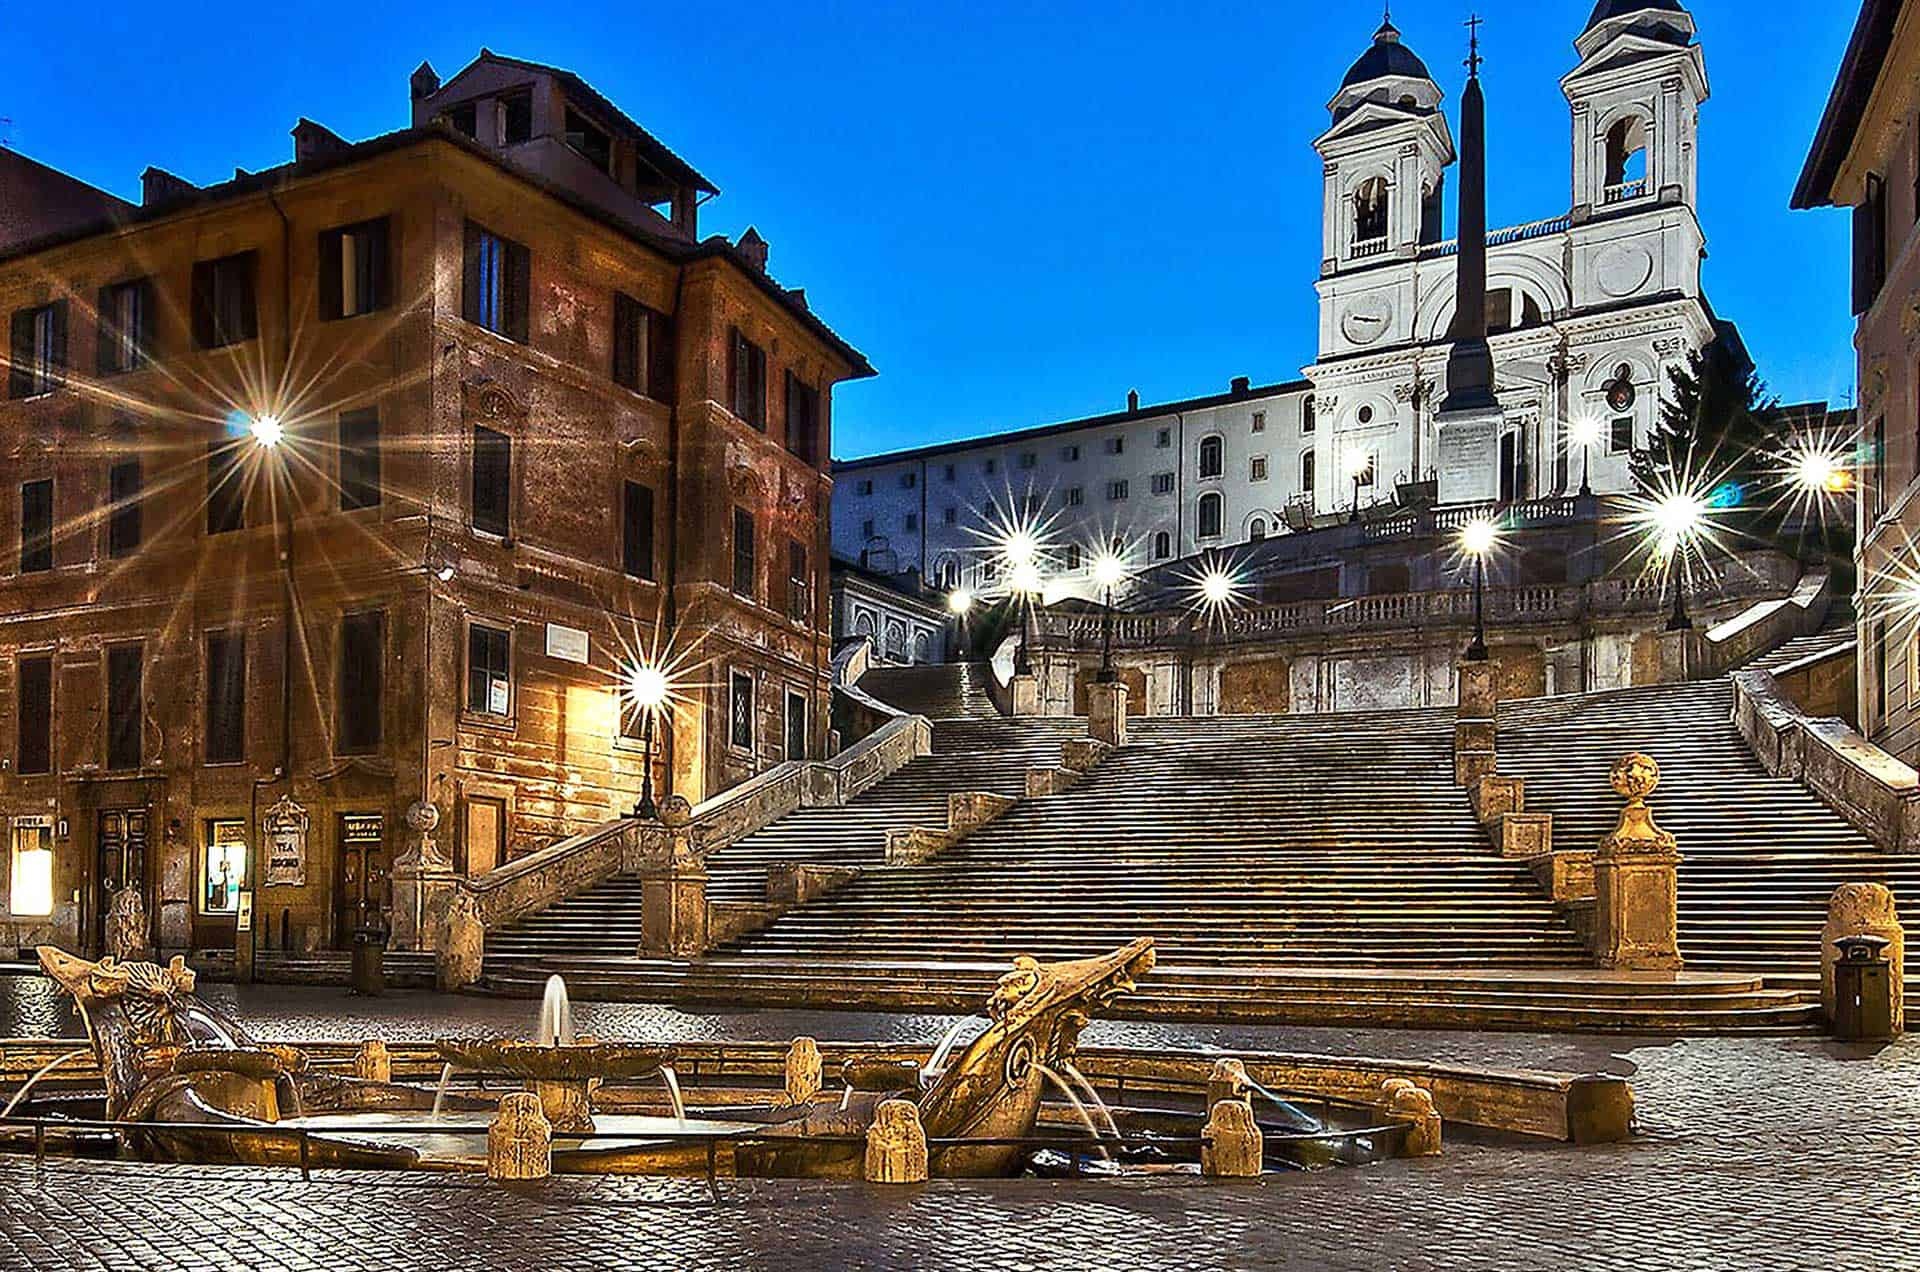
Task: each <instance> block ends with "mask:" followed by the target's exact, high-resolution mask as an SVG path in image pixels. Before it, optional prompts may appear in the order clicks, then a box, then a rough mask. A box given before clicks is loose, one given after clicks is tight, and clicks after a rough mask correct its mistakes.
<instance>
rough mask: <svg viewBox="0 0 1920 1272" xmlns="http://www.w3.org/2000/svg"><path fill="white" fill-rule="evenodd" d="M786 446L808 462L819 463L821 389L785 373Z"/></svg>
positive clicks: (789, 373) (790, 373) (791, 373)
mask: <svg viewBox="0 0 1920 1272" xmlns="http://www.w3.org/2000/svg"><path fill="white" fill-rule="evenodd" d="M787 449H788V450H789V451H792V452H793V453H794V454H795V455H797V456H799V457H800V458H801V459H802V460H804V461H806V462H807V463H809V464H817V463H819V462H820V391H819V390H818V389H816V388H814V387H813V386H812V385H811V384H808V383H807V382H806V381H804V380H802V379H801V378H800V377H799V376H797V375H795V374H794V373H793V372H791V371H789V372H787Z"/></svg>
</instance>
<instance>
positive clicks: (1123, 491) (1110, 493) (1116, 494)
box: [1107, 478, 1127, 503]
mask: <svg viewBox="0 0 1920 1272" xmlns="http://www.w3.org/2000/svg"><path fill="white" fill-rule="evenodd" d="M1126 497H1127V483H1126V479H1125V478H1121V479H1120V480H1118V481H1110V482H1108V483H1107V502H1108V503H1119V502H1120V501H1121V500H1122V499H1125V498H1126Z"/></svg>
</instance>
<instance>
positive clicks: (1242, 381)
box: [1233, 375, 1253, 397]
mask: <svg viewBox="0 0 1920 1272" xmlns="http://www.w3.org/2000/svg"><path fill="white" fill-rule="evenodd" d="M1252 391H1253V381H1252V380H1251V379H1249V378H1248V377H1246V376H1244V375H1236V376H1234V377H1233V395H1234V396H1235V397H1245V396H1246V395H1247V394H1249V393H1251V392H1252Z"/></svg>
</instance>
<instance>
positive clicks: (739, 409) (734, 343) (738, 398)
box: [727, 327, 747, 416]
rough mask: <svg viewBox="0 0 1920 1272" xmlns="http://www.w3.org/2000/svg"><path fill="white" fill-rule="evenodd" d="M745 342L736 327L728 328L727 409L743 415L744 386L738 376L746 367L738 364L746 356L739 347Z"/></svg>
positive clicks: (744, 401) (744, 402)
mask: <svg viewBox="0 0 1920 1272" xmlns="http://www.w3.org/2000/svg"><path fill="white" fill-rule="evenodd" d="M745 343H746V341H745V340H744V339H742V337H741V335H740V329H739V328H738V327H733V328H730V329H729V331H728V335H727V409H728V410H730V411H732V412H733V413H734V414H735V415H739V416H744V415H745V413H746V412H745V407H746V399H747V395H746V393H745V392H744V388H745V386H744V385H743V384H742V383H741V381H740V377H741V376H742V375H743V374H745V371H746V368H745V367H743V366H741V365H740V363H741V361H742V360H743V359H744V358H745V357H746V354H745V352H744V351H743V350H742V349H741V346H742V345H743V344H745Z"/></svg>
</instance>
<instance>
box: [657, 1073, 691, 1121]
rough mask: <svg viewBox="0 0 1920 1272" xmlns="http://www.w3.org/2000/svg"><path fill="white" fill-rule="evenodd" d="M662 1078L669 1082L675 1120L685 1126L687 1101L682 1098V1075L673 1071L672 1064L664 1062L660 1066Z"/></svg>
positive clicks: (663, 1080)
mask: <svg viewBox="0 0 1920 1272" xmlns="http://www.w3.org/2000/svg"><path fill="white" fill-rule="evenodd" d="M660 1080H661V1081H662V1082H665V1083H666V1084H667V1099H668V1100H670V1101H671V1102H672V1104H673V1120H674V1121H676V1122H678V1123H680V1125H682V1126H685V1125H686V1124H687V1102H686V1101H685V1100H683V1099H681V1098H680V1075H679V1074H677V1073H675V1072H674V1071H673V1066H672V1065H670V1064H663V1065H661V1066H660Z"/></svg>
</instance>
